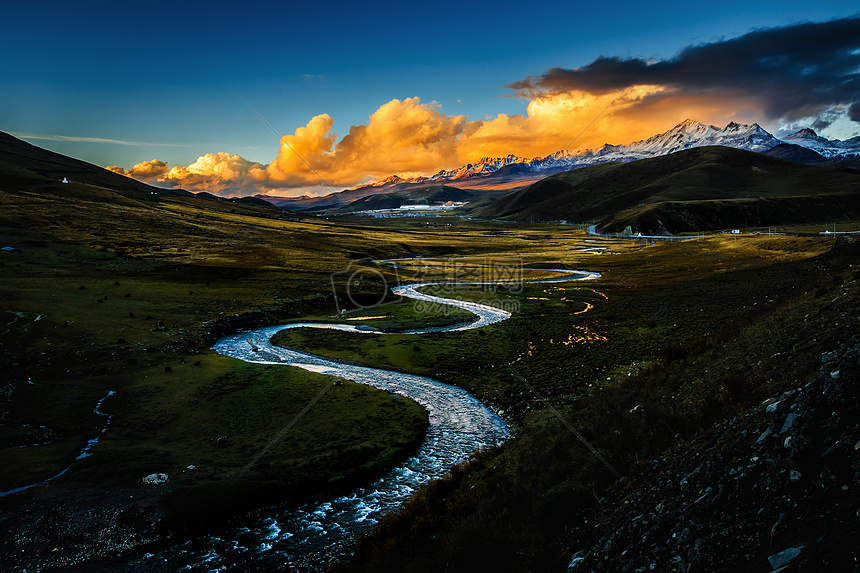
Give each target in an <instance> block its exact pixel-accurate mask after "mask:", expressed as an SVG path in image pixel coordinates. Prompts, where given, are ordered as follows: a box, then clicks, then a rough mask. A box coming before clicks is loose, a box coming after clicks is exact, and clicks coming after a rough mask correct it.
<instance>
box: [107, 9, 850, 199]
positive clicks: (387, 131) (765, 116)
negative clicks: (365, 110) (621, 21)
mask: <svg viewBox="0 0 860 573" xmlns="http://www.w3.org/2000/svg"><path fill="white" fill-rule="evenodd" d="M858 69H860V18H847V19H842V20H834V21H831V22H823V23H806V24H798V25H795V26H788V27H784V28H773V29H766V30H756V31H753V32H751V33H749V34H746V35H744V36H741V37H739V38H734V39H730V40H724V41H719V42H715V43H711V44H702V45H696V46H689V47H687V48H685V49H683V50H681V51H680V52H679V53H678V55H676V56H675V57H674V58H671V59H667V60H653V59H649V60H646V59H642V58H627V59H624V58H618V57H606V56H602V57H600V58H597V59H596V60H594V61H593V62H591V63H590V64H588V65H585V66H581V67H577V68H572V69H564V68H553V69H551V70H549V71H547V72H546V73H544V74H543V75H541V76H539V77H528V78H526V79H524V80H522V81H518V82H515V83H513V84H510V85H509V86H507V87H508V88H509V89H512V90H514V93H515V95H516V96H518V97H521V98H524V99H526V100H527V101H528V103H527V105H526V112H525V114H522V115H506V114H499V115H498V116H497V117H495V118H493V119H488V120H479V121H469V120H468V118H466V117H465V116H462V115H446V114H445V113H444V112H443V111H442V110H441V106H440V105H439V104H438V103H436V102H429V103H422V102H421V100H420V99H419V98H417V97H412V98H406V99H403V100H400V99H392V100H391V101H389V102H388V103H385V104H384V105H382V106H380V107H379V108H378V109H377V110H376V111H375V112H373V113H372V114H371V115H370V116H369V117H368V120H367V123H366V124H363V125H355V126H352V127H351V128H350V129H349V132H348V133H347V134H346V135H344V136H343V137H342V138H341V137H340V136H339V135H337V134H336V133H333V132H332V127H333V126H334V120H333V119H332V118H331V117H330V116H329V115H327V114H322V115H317V116H315V117H313V118H311V120H310V121H309V122H308V123H307V125H305V126H304V127H299V128H298V129H296V130H295V132H294V133H293V134H291V135H287V136H285V137H283V138H282V140H281V145H280V148H279V150H278V153H277V156H276V157H275V158H274V159H273V161H272V162H271V164H269V165H261V164H259V163H253V162H251V161H248V160H246V159H244V158H242V157H240V156H238V155H231V154H229V153H224V152H221V153H207V154H206V155H203V156H201V157H200V158H198V159H197V161H195V162H194V163H192V164H191V165H188V166H185V167H183V166H173V167H170V166H168V165H167V163H165V162H163V161H157V160H152V161H146V162H143V163H139V164H137V165H135V166H134V167H132V169H130V170H125V169H122V168H118V167H112V168H110V169H112V170H114V171H117V172H119V173H124V174H126V175H129V176H131V177H135V178H138V179H142V180H144V181H147V182H153V183H156V184H162V185H167V186H171V187H183V188H187V189H200V190H207V191H211V192H215V193H219V194H222V195H228V196H229V195H250V194H254V193H259V192H273V191H274V192H277V193H279V194H283V193H285V192H286V193H292V194H295V193H301V192H305V191H312V192H313V193H320V192H323V193H328V192H330V191H332V190H339V189H341V188H343V187H347V186H352V185H356V184H358V183H361V182H363V181H368V180H370V179H379V178H383V177H387V176H389V175H392V174H427V175H429V174H432V173H434V172H436V171H438V170H440V169H452V168H456V167H459V166H460V165H463V164H465V163H475V162H477V161H478V160H479V159H481V158H483V157H499V156H506V155H509V154H514V155H518V156H521V157H526V158H533V157H537V156H545V155H548V154H551V153H554V152H556V151H559V150H562V149H565V148H567V147H570V150H571V151H575V150H578V149H584V148H595V147H600V146H601V145H603V144H604V143H610V144H628V143H631V142H633V141H636V140H639V139H643V138H646V137H649V136H651V135H654V134H655V133H659V132H661V131H664V130H666V129H668V128H670V127H672V126H673V125H675V124H677V123H678V122H679V121H680V120H682V119H684V118H687V117H689V118H694V119H697V120H699V121H702V122H705V123H712V124H717V125H725V124H726V123H728V122H729V121H739V122H752V121H757V122H760V123H762V122H770V123H771V124H777V123H778V124H780V125H789V124H793V123H796V122H799V121H809V123H810V124H812V125H813V126H814V127H816V128H818V129H826V128H827V127H828V126H830V125H833V124H834V123H835V122H837V121H839V122H841V123H842V124H845V123H846V122H852V121H853V122H860V101H858V97H857V94H858V93H860V76H858V74H857V73H856V71H857V70H858ZM854 125H856V123H855V124H854ZM321 179H323V180H324V181H325V184H323V183H322V182H321Z"/></svg>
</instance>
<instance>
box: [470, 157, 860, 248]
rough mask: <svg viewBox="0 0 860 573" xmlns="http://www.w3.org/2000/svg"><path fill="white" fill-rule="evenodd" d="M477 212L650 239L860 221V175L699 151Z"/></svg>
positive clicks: (553, 185) (614, 166) (612, 167)
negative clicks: (560, 222)
mask: <svg viewBox="0 0 860 573" xmlns="http://www.w3.org/2000/svg"><path fill="white" fill-rule="evenodd" d="M471 214H472V215H474V216H479V217H488V218H500V219H507V220H529V219H532V220H537V221H549V220H556V221H557V220H567V221H576V222H586V221H593V222H597V223H598V230H601V231H603V232H609V233H616V232H624V231H625V230H626V231H628V232H634V233H635V232H641V233H643V234H675V233H681V232H690V231H702V230H710V229H725V228H737V227H747V226H761V225H765V226H767V225H783V224H787V223H801V222H815V221H826V220H841V219H844V218H847V217H857V216H860V172H857V171H856V170H853V169H849V168H846V167H832V166H827V167H822V166H810V165H801V164H798V163H794V162H791V161H786V160H783V159H779V158H776V157H770V156H767V155H762V154H760V153H754V152H750V151H745V150H740V149H732V148H728V147H697V148H694V149H688V150H684V151H679V152H677V153H673V154H670V155H666V156H662V157H655V158H652V159H643V160H639V161H634V162H631V163H608V164H601V165H594V166H591V167H585V168H582V169H577V170H574V171H567V172H564V173H559V174H556V175H553V176H550V177H547V178H546V179H542V180H540V181H538V182H536V183H534V184H532V185H530V186H529V187H527V188H525V189H523V190H520V191H517V192H514V193H511V194H509V195H506V196H505V197H503V198H502V199H499V200H498V201H496V202H494V203H492V204H490V205H486V206H483V207H480V206H479V207H476V208H475V209H472V210H471Z"/></svg>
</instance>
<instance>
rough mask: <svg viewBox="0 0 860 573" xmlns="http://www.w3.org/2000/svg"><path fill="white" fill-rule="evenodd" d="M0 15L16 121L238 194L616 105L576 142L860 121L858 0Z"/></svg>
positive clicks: (856, 125)
mask: <svg viewBox="0 0 860 573" xmlns="http://www.w3.org/2000/svg"><path fill="white" fill-rule="evenodd" d="M2 13H3V20H4V26H3V33H2V34H0V49H2V53H3V54H4V57H3V64H2V67H0V71H2V73H0V131H5V132H7V133H11V134H12V135H15V136H17V137H21V138H23V139H25V140H27V141H29V142H31V143H33V144H35V145H38V146H41V147H46V148H48V149H51V150H54V151H57V152H60V153H64V154H67V155H71V156H73V157H77V158H80V159H84V160H86V161H90V162H92V163H95V164H97V165H101V166H105V167H108V166H110V167H112V168H113V169H114V170H116V171H119V172H123V173H127V174H131V175H133V176H135V177H137V178H139V179H142V180H145V181H147V182H149V183H153V184H156V185H159V186H164V187H170V186H181V187H183V188H186V189H193V190H208V191H211V192H215V193H219V194H221V195H225V196H236V195H253V194H256V193H270V194H275V195H299V194H303V193H310V194H321V193H328V192H331V191H332V190H340V189H343V188H345V187H350V186H354V185H356V184H359V183H362V182H367V181H371V180H374V179H379V178H383V177H386V176H388V175H392V174H402V175H414V174H426V175H429V174H432V173H434V172H436V171H438V170H440V169H443V168H447V169H450V168H454V167H458V166H460V165H462V164H464V163H468V162H475V161H477V160H478V159H480V158H481V157H485V156H503V155H507V154H511V153H512V154H516V155H519V156H523V157H527V158H532V157H535V156H539V155H547V154H549V153H553V152H555V151H558V150H560V149H563V148H565V147H566V146H568V145H570V144H571V142H572V141H573V140H574V138H575V137H576V136H577V135H578V134H579V133H580V132H582V131H583V129H585V128H586V126H587V125H588V124H589V123H590V122H591V121H592V120H593V119H594V118H595V117H597V116H598V115H600V114H601V113H602V115H600V118H599V119H598V121H596V122H595V123H594V125H592V126H591V127H590V128H589V129H587V130H586V131H585V133H584V134H583V135H582V137H580V138H579V139H578V140H576V141H575V143H573V144H572V145H571V147H570V149H571V150H575V149H582V148H589V147H598V146H600V145H602V144H603V143H612V144H626V143H630V142H632V141H635V140H638V139H642V138H644V137H648V136H650V135H653V134H655V133H658V132H662V131H665V130H666V129H669V128H670V127H672V126H673V125H675V124H677V123H679V122H681V121H682V120H684V119H685V118H688V117H689V118H692V119H696V120H698V121H702V122H704V123H712V124H715V125H719V126H723V125H725V124H726V123H728V122H729V121H738V122H742V123H752V122H758V123H760V124H761V125H762V126H763V127H764V128H765V129H768V130H769V131H771V132H772V133H774V134H775V135H780V134H784V133H787V132H789V131H794V130H796V129H799V128H800V127H813V128H814V129H816V131H818V132H819V133H821V134H823V135H825V136H828V137H831V138H840V139H844V138H849V137H853V136H856V135H858V134H860V13H858V8H857V3H856V0H853V1H844V2H843V1H828V0H821V1H818V2H808V1H803V2H800V1H794V0H782V1H778V2H771V1H759V2H755V3H751V2H740V1H736V0H725V1H722V2H717V3H711V2H708V3H699V2H689V3H683V4H673V3H667V2H648V3H645V2H635V3H634V2H613V3H605V2H590V3H580V2H572V1H569V0H568V1H565V2H542V3H523V2H516V3H515V2H481V3H474V4H473V3H468V2H447V1H442V2H432V3H430V2H427V3H424V2H421V3H406V2H364V3H361V2H350V3H346V4H342V5H341V4H338V3H319V2H312V3H306V4H297V3H292V2H285V1H280V2H250V3H237V2H221V1H218V0H213V1H210V2H206V3H202V2H199V3H198V2H179V3H160V4H156V3H149V2H148V3H143V2H135V1H129V2H100V1H97V2H79V3H74V2H62V3H59V2H40V3H33V2H30V3H27V2H16V3H14V4H13V5H9V6H5V7H4V9H3V11H2ZM246 104H247V105H246ZM249 106H250V107H249ZM251 108H253V110H252V109H251ZM258 114H259V116H258ZM261 118H262V119H261ZM264 121H265V122H264ZM266 123H268V124H269V126H271V129H270V127H269V126H267V125H266ZM273 130H274V132H277V134H278V135H280V136H284V139H283V142H284V143H283V144H280V145H279V142H278V135H275V133H274V132H273ZM308 165H310V166H311V167H313V170H314V171H315V172H316V173H314V171H312V170H311V169H310V168H309V167H308ZM323 180H324V181H325V183H324V182H323Z"/></svg>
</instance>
